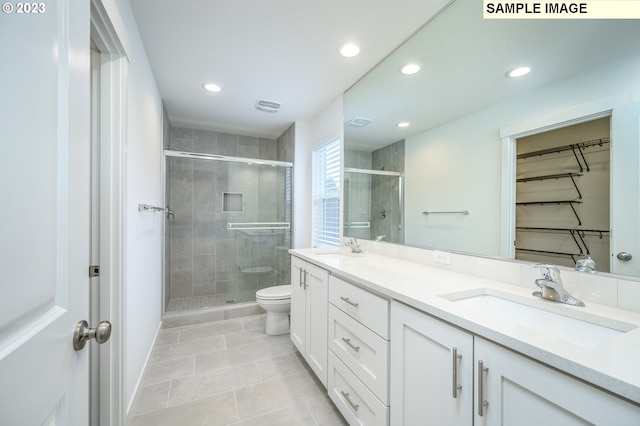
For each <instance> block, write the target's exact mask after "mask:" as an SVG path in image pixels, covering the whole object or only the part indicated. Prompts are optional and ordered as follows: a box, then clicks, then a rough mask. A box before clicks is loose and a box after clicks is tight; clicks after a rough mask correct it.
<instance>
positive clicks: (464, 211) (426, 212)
mask: <svg viewBox="0 0 640 426" xmlns="http://www.w3.org/2000/svg"><path fill="white" fill-rule="evenodd" d="M422 214H424V215H430V214H461V215H468V214H469V210H460V211H451V212H430V211H424V212H422Z"/></svg>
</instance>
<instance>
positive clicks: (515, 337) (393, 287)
mask: <svg viewBox="0 0 640 426" xmlns="http://www.w3.org/2000/svg"><path fill="white" fill-rule="evenodd" d="M343 250H344V249H343ZM290 252H291V254H293V255H295V256H297V257H300V258H302V259H304V260H306V261H309V262H312V263H314V264H316V265H318V266H320V267H322V268H324V269H327V270H329V271H330V272H332V273H333V274H335V275H338V276H340V277H342V278H344V279H346V280H349V281H351V282H353V283H354V284H357V285H360V286H362V287H365V288H367V289H369V290H371V291H373V292H376V293H378V294H381V295H383V296H386V297H387V298H390V299H394V300H397V301H399V302H402V303H405V304H407V305H409V306H412V307H414V308H416V309H419V310H421V311H423V312H426V313H428V314H431V315H433V316H436V317H438V318H440V319H442V320H443V321H446V322H449V323H451V324H454V325H456V326H458V327H460V328H463V329H465V330H467V331H469V332H470V333H473V334H474V335H477V336H480V337H483V338H485V339H488V340H491V341H493V342H496V343H498V344H500V345H503V346H506V347H508V348H510V349H512V350H514V351H517V352H520V353H522V354H524V355H526V356H528V357H530V358H533V359H536V360H538V361H540V362H542V363H544V364H547V365H549V366H552V367H555V368H557V369H559V370H561V371H564V372H566V373H568V374H571V375H573V376H575V377H577V378H580V379H582V380H584V381H586V382H589V383H592V384H594V385H596V386H598V387H600V388H602V389H605V390H607V391H610V392H612V393H614V394H616V395H619V396H622V397H624V398H626V399H628V400H631V401H634V402H635V403H640V313H637V312H631V311H626V310H623V309H618V308H613V307H610V306H605V305H599V304H597V303H593V302H587V303H586V306H585V307H574V306H569V305H564V304H561V303H556V302H551V301H547V300H542V299H540V298H538V297H535V296H533V295H532V292H533V291H534V290H537V289H538V288H537V287H536V286H535V284H534V283H533V282H532V283H531V287H530V288H527V287H520V286H515V285H510V284H505V283H500V282H497V281H492V280H488V279H483V278H478V277H475V276H472V275H466V274H461V273H457V272H450V271H447V270H445V269H439V268H434V267H430V266H426V265H420V264H417V263H413V262H408V261H404V260H401V259H396V258H393V257H387V256H381V255H377V254H369V253H366V254H364V255H355V256H354V255H350V253H348V251H341V253H345V254H346V255H323V254H318V253H327V250H318V249H294V250H290ZM333 253H336V251H333ZM485 289H490V290H488V291H497V292H500V293H502V294H508V295H512V296H513V297H514V298H517V299H519V300H521V301H525V302H526V304H528V305H529V306H533V307H541V308H543V309H544V310H549V309H550V310H552V311H554V312H557V313H560V314H564V313H566V314H569V315H570V316H576V315H578V316H592V315H593V316H597V317H598V318H599V319H601V320H603V322H602V324H607V323H608V322H610V323H611V324H616V323H619V322H622V323H625V324H628V325H631V326H632V327H636V328H634V329H632V330H630V331H627V332H625V333H620V335H618V336H615V337H613V338H610V339H608V340H607V341H606V342H604V343H601V344H594V343H593V342H585V343H584V344H577V343H570V342H568V341H566V340H564V339H561V338H557V337H555V338H554V337H552V336H550V335H549V334H547V333H544V332H540V331H538V330H536V329H534V328H529V327H527V326H526V325H518V324H515V323H514V322H511V321H507V320H504V319H503V318H501V316H500V315H496V314H492V312H491V311H489V312H486V311H483V310H479V309H476V308H472V307H467V306H464V304H456V302H454V301H451V300H448V299H446V298H444V297H442V295H447V294H450V293H456V292H461V291H471V293H472V294H473V293H476V292H483V291H487V290H485ZM549 326H550V327H553V324H549ZM632 327H630V328H632Z"/></svg>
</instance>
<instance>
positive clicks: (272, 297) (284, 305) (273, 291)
mask: <svg viewBox="0 0 640 426" xmlns="http://www.w3.org/2000/svg"><path fill="white" fill-rule="evenodd" d="M256 302H258V305H260V307H261V308H262V309H264V310H265V311H267V319H266V324H265V327H264V332H265V333H267V334H270V335H273V336H277V335H279V334H286V333H288V332H289V311H290V310H291V285H277V286H274V287H267V288H263V289H262V290H258V291H257V292H256Z"/></svg>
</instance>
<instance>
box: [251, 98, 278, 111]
mask: <svg viewBox="0 0 640 426" xmlns="http://www.w3.org/2000/svg"><path fill="white" fill-rule="evenodd" d="M280 107H282V104H281V103H280V102H277V101H268V100H266V99H258V101H257V102H256V109H257V110H258V111H264V112H278V111H279V110H280Z"/></svg>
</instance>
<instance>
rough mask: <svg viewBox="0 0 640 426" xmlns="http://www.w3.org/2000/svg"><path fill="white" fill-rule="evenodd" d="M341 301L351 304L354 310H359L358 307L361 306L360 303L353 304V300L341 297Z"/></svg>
mask: <svg viewBox="0 0 640 426" xmlns="http://www.w3.org/2000/svg"><path fill="white" fill-rule="evenodd" d="M340 299H342V300H344V301H345V302H347V303H348V304H350V305H351V306H353V307H354V308H357V307H358V305H359V303H356V302H352V301H351V300H349V298H348V297H343V296H340Z"/></svg>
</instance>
